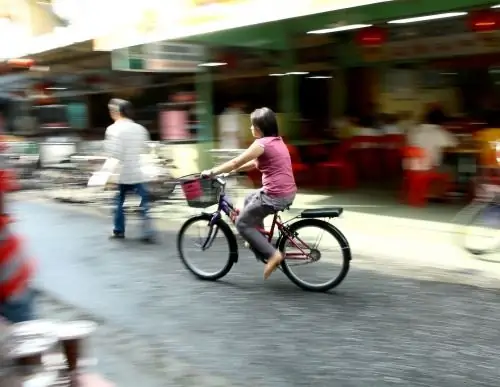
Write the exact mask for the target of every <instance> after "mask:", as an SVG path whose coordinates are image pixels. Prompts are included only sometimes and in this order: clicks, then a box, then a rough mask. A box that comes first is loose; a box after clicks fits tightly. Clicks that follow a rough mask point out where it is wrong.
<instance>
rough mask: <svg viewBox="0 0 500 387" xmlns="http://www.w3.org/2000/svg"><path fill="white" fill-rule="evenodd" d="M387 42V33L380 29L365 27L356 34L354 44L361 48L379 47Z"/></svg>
mask: <svg viewBox="0 0 500 387" xmlns="http://www.w3.org/2000/svg"><path fill="white" fill-rule="evenodd" d="M386 41H387V31H386V30H385V29H384V28H382V27H375V26H374V27H367V28H363V29H361V30H359V31H358V32H357V34H356V43H357V44H358V45H359V46H361V47H379V46H381V45H383V44H384V43H385V42H386Z"/></svg>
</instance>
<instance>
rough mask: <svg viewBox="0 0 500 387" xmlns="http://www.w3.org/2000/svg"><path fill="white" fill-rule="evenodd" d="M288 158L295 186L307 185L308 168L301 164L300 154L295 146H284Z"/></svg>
mask: <svg viewBox="0 0 500 387" xmlns="http://www.w3.org/2000/svg"><path fill="white" fill-rule="evenodd" d="M286 146H287V148H288V152H289V153H290V158H291V160H292V169H293V174H294V176H295V181H296V183H297V184H299V185H301V184H307V182H308V181H309V180H310V179H309V177H310V176H309V167H308V166H307V165H306V164H304V163H303V162H302V160H301V159H300V154H299V151H298V149H297V147H296V146H294V145H290V144H286Z"/></svg>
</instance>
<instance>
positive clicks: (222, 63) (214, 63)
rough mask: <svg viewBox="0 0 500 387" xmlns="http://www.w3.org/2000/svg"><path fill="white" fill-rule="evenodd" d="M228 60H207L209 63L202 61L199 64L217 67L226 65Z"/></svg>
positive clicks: (200, 65)
mask: <svg viewBox="0 0 500 387" xmlns="http://www.w3.org/2000/svg"><path fill="white" fill-rule="evenodd" d="M226 65H227V63H226V62H207V63H200V64H199V65H198V66H199V67H217V66H226Z"/></svg>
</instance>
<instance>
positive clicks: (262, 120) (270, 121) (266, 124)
mask: <svg viewBox="0 0 500 387" xmlns="http://www.w3.org/2000/svg"><path fill="white" fill-rule="evenodd" d="M250 121H251V122H252V125H253V126H254V127H255V128H258V129H259V130H260V131H261V132H262V135H263V136H264V137H278V136H279V134H278V122H277V121H276V114H274V112H273V111H272V110H271V109H269V108H266V107H263V108H260V109H255V110H254V111H253V113H252V114H250Z"/></svg>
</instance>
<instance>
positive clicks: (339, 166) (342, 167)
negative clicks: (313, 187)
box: [314, 140, 357, 189]
mask: <svg viewBox="0 0 500 387" xmlns="http://www.w3.org/2000/svg"><path fill="white" fill-rule="evenodd" d="M350 151H351V141H350V140H347V141H343V142H342V143H341V144H340V145H339V146H338V147H337V148H336V149H334V151H333V152H332V154H331V158H330V160H329V161H327V162H324V163H319V164H317V165H316V168H317V174H315V175H314V177H315V179H317V181H318V183H319V185H320V186H322V187H327V188H330V187H331V186H332V185H333V184H335V182H338V183H339V185H340V187H341V188H343V189H350V188H355V187H356V186H357V179H356V171H355V169H354V165H353V163H352V160H350V159H349V153H350Z"/></svg>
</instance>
